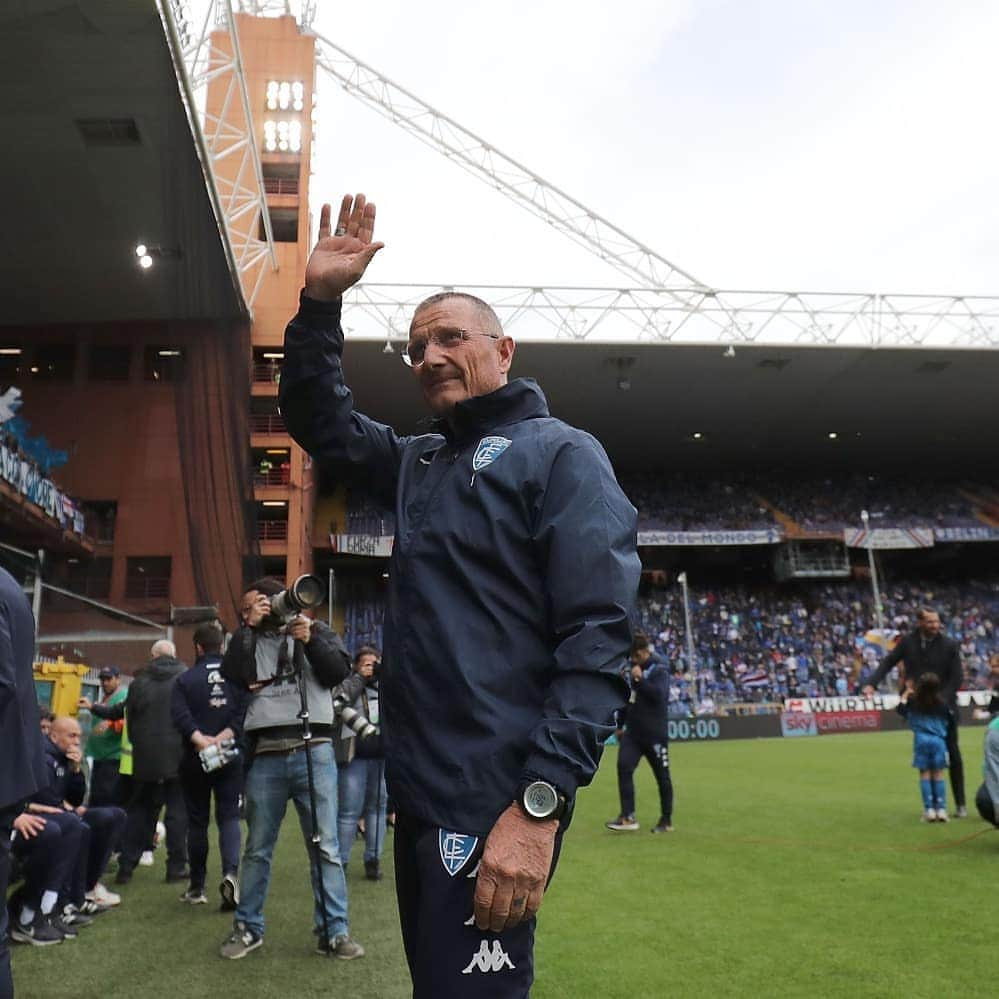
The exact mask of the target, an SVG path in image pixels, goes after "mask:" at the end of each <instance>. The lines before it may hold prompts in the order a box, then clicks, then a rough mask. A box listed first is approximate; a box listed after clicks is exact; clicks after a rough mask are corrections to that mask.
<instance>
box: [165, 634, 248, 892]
mask: <svg viewBox="0 0 999 999" xmlns="http://www.w3.org/2000/svg"><path fill="white" fill-rule="evenodd" d="M194 652H195V657H196V658H195V662H194V665H193V666H192V667H191V668H190V669H189V670H188V671H187V672H186V673H182V674H181V675H180V676H178V677H177V681H176V682H175V683H174V685H173V693H172V695H171V702H170V716H171V717H172V718H173V724H174V727H175V728H176V729H177V731H178V732H180V734H181V737H182V738H183V740H184V757H183V759H182V760H181V761H180V769H179V771H178V774H179V776H180V786H181V790H182V791H183V793H184V805H185V807H186V808H187V860H188V865H189V866H190V870H191V882H190V886H189V887H188V889H187V891H185V892H184V894H183V895H182V896H181V901H183V902H188V903H190V904H191V905H199V904H204V903H205V902H207V901H208V899H207V898H206V896H205V878H206V876H207V868H208V818H209V813H210V811H211V802H212V796H213V795H214V797H215V824H216V825H217V826H218V830H219V856H220V857H221V860H222V881H221V883H220V884H219V893H220V894H221V896H222V909H223V911H226V912H232V911H233V910H234V909H235V908H236V903H237V902H238V901H239V882H238V880H237V872H238V870H239V850H240V835H239V796H240V793H241V792H242V787H243V767H242V762H241V761H240V759H239V758H238V757H237V758H236V759H233V760H231V761H230V762H229V763H227V764H226V765H225V766H223V767H221V768H219V769H218V770H213V771H212V772H211V773H206V772H205V770H204V768H203V767H202V765H201V760H200V758H199V756H198V754H199V753H200V752H201V751H202V750H204V749H207V748H208V747H209V746H212V745H219V744H221V743H222V742H224V741H225V740H227V739H233V740H235V739H238V738H239V737H240V736H241V734H242V731H243V715H244V714H246V704H247V701H248V699H249V698H248V695H247V693H246V692H245V691H244V690H243V689H242V688H240V687H239V686H237V685H236V684H235V683H233V682H232V681H231V680H227V679H226V678H225V677H224V676H223V675H222V671H221V665H222V629H221V628H220V627H219V626H218V625H217V624H214V623H212V624H202V625H200V626H199V627H198V628H197V629H196V630H195V632H194Z"/></svg>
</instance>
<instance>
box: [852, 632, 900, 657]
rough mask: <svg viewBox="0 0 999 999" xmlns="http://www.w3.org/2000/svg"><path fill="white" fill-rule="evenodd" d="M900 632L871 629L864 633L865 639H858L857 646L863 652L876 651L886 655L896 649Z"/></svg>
mask: <svg viewBox="0 0 999 999" xmlns="http://www.w3.org/2000/svg"><path fill="white" fill-rule="evenodd" d="M899 634H900V632H899V631H897V630H896V629H894V628H871V629H870V631H866V632H864V635H863V637H861V638H858V639H857V646H858V648H860V649H861V650H863V649H874V650H875V651H876V652H879V653H881V655H884V654H885V653H886V652H890V651H891V650H892V649H893V648H895V645H896V643H897V642H898V638H899Z"/></svg>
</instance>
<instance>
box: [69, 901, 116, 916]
mask: <svg viewBox="0 0 999 999" xmlns="http://www.w3.org/2000/svg"><path fill="white" fill-rule="evenodd" d="M73 908H74V909H76V911H77V912H82V913H83V915H84V916H103V915H104V913H105V912H110V911H111V906H110V905H101V904H100V902H94V901H92V900H91V899H89V898H88V899H85V900H84V902H83V905H81V906H79V907H77V906H75V905H74V906H73Z"/></svg>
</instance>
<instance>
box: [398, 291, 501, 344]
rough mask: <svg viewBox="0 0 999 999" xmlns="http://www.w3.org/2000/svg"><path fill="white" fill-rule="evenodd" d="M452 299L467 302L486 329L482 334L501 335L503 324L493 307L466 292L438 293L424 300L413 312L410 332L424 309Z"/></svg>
mask: <svg viewBox="0 0 999 999" xmlns="http://www.w3.org/2000/svg"><path fill="white" fill-rule="evenodd" d="M452 298H458V299H461V301H463V302H468V303H470V304H471V305H472V307H473V308H474V309H475V312H476V315H477V316H478V317H479V319H480V320H481V321H482V323H483V325H485V326H486V327H487V329H486V330H485V331H484V332H486V333H499V334H501V335H502V333H503V324H502V323H501V322H500V320H499V316H497V315H496V312H495V310H494V309H493V307H492V306H491V305H490V304H489V303H488V302H484V301H483V300H482V299H481V298H478V297H477V296H475V295H469V294H468V292H466V291H438V292H436V293H435V294H433V295H431V296H430V297H429V298H425V299H424V300H423V301H422V302H420V304H419V305H418V306H417V307H416V308H415V309H414V310H413V322H411V323H410V324H409V328H410V331H412V329H413V323H414V322H416V317H417V316H418V315H419V314H420V313H421V312H422V311H423V310H424V309H429V308H430V306H432V305H439V304H440V303H441V302H447V301H449V300H450V299H452Z"/></svg>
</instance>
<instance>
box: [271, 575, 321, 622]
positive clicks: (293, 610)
mask: <svg viewBox="0 0 999 999" xmlns="http://www.w3.org/2000/svg"><path fill="white" fill-rule="evenodd" d="M325 599H326V590H325V588H324V586H323V581H322V580H321V579H320V578H319V577H318V576H310V575H308V574H306V575H304V576H299V577H298V579H296V580H295V582H294V583H292V584H291V586H289V587H288V589H286V590H282V591H281V592H280V593H275V594H274V596H273V597H271V610H270V616H271V617H273V618H276V619H277V620H278V621H280V622H281V624H287V623H288V622H289V621H290V620H292V618H294V617H297V616H298V615H299V614H301V613H302V611H306V610H312V609H313V608H314V607H318V606H319V605H320V604H321V603H322V602H323V600H325Z"/></svg>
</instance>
